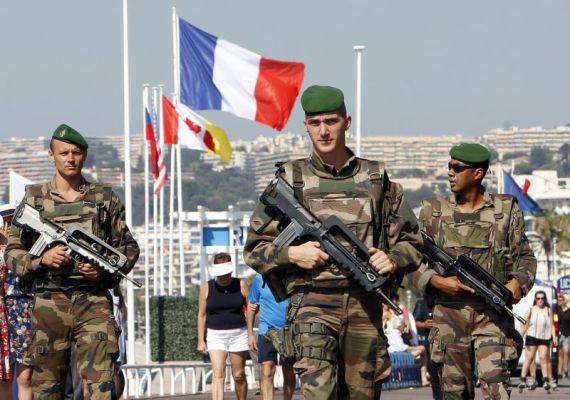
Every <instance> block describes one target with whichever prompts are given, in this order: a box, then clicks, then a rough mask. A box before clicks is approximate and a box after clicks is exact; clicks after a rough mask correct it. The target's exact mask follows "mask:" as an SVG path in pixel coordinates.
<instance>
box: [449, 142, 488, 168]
mask: <svg viewBox="0 0 570 400" xmlns="http://www.w3.org/2000/svg"><path fill="white" fill-rule="evenodd" d="M449 155H450V156H451V158H454V159H456V160H459V161H463V162H466V163H473V164H480V163H484V162H487V161H489V160H490V159H491V153H490V152H489V150H487V148H486V147H485V146H482V145H480V144H479V143H461V144H458V145H457V146H453V147H452V148H451V150H449Z"/></svg>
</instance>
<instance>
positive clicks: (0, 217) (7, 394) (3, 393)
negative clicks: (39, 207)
mask: <svg viewBox="0 0 570 400" xmlns="http://www.w3.org/2000/svg"><path fill="white" fill-rule="evenodd" d="M13 214H14V209H13V207H9V206H0V400H5V399H6V400H7V399H11V397H12V364H11V362H10V334H9V329H8V312H7V307H6V293H5V291H4V283H5V282H6V278H7V275H8V267H7V266H6V263H5V261H4V249H5V248H6V243H7V242H8V230H9V227H10V219H11V217H12V215H13Z"/></svg>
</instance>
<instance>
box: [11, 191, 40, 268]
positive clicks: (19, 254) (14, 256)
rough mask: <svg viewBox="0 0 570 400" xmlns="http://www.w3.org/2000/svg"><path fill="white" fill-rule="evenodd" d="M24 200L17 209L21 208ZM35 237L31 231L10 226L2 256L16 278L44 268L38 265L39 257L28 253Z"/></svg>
mask: <svg viewBox="0 0 570 400" xmlns="http://www.w3.org/2000/svg"><path fill="white" fill-rule="evenodd" d="M24 204H25V200H23V201H22V203H20V206H18V208H20V207H23V205H24ZM36 238H37V235H35V234H34V233H33V232H31V231H27V230H23V229H20V228H18V227H16V225H13V224H12V227H11V228H10V234H9V235H8V244H7V246H6V251H5V253H4V256H5V258H6V264H7V265H8V268H10V269H11V270H12V272H14V273H15V274H16V275H17V276H20V277H24V276H28V275H30V274H32V273H34V272H37V271H40V270H42V269H44V268H45V266H44V265H42V264H41V263H40V260H41V257H35V256H32V255H30V254H29V253H28V250H29V249H31V248H32V246H33V244H34V242H35V239H36Z"/></svg>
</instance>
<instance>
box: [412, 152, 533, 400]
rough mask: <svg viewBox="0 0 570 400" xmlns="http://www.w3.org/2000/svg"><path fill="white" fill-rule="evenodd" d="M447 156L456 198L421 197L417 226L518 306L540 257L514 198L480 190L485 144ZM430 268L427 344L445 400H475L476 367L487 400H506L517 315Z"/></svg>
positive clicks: (425, 284) (421, 285)
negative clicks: (500, 309) (483, 274)
mask: <svg viewBox="0 0 570 400" xmlns="http://www.w3.org/2000/svg"><path fill="white" fill-rule="evenodd" d="M449 155H450V157H451V160H450V161H449V163H448V180H449V187H450V190H451V192H452V194H451V196H448V197H439V198H433V199H426V200H424V201H423V202H422V209H421V211H420V224H421V225H422V227H423V229H424V230H425V231H426V232H427V234H428V235H429V236H431V237H432V238H433V239H434V241H435V243H436V244H438V245H439V246H441V247H442V248H443V249H444V250H445V251H446V252H448V253H450V254H451V255H454V256H459V255H461V254H466V255H469V256H470V257H471V258H473V259H474V260H475V261H476V262H478V263H479V265H480V266H481V267H483V268H484V269H486V270H487V271H488V272H489V273H490V274H491V275H493V276H494V277H495V278H496V279H497V280H498V281H499V282H502V283H504V284H505V285H506V286H507V288H508V289H509V290H510V291H511V292H512V294H513V302H514V303H517V302H518V301H520V299H521V298H522V297H523V296H524V295H525V294H526V293H528V291H529V290H530V289H531V287H532V286H533V283H534V277H535V273H536V259H535V257H534V254H533V252H532V250H531V248H530V246H529V243H528V240H527V238H526V235H525V232H524V219H523V215H522V213H521V211H520V209H519V207H518V205H517V202H516V199H515V198H513V197H512V196H508V195H501V194H491V193H489V192H488V191H487V189H486V188H485V186H483V179H484V177H485V175H486V173H487V171H488V169H489V162H490V158H491V153H490V152H489V150H488V149H487V148H485V147H484V146H482V145H480V144H477V143H462V144H459V145H457V146H453V147H452V148H451V150H450V152H449ZM430 267H432V268H427V266H422V267H420V270H421V276H420V277H419V279H418V284H417V286H418V290H419V292H420V295H422V296H426V297H428V298H430V301H434V302H435V307H434V311H433V327H432V329H431V331H430V335H429V341H430V347H431V359H432V361H433V362H435V363H436V365H437V367H438V373H439V377H440V385H441V387H442V390H443V392H444V398H446V399H447V398H450V399H473V398H474V396H475V390H474V386H475V385H474V379H473V375H474V371H473V365H475V364H476V369H477V374H478V378H479V380H480V383H481V391H482V392H483V396H484V397H485V398H486V399H491V398H492V399H508V398H509V396H510V390H511V389H510V375H511V373H512V372H514V370H515V368H516V364H517V361H518V357H519V353H518V349H520V346H521V342H522V340H521V338H520V335H519V334H518V333H517V332H516V330H515V328H514V321H513V318H512V317H510V316H509V315H507V314H506V313H499V312H497V311H495V310H494V309H492V308H491V307H489V306H488V304H487V303H485V301H484V300H483V299H482V298H481V297H479V296H477V295H475V294H474V290H473V289H472V288H471V287H469V286H467V285H466V284H464V283H463V282H461V281H460V280H459V278H458V277H457V276H453V275H451V276H447V275H446V274H445V273H444V271H442V270H441V269H440V266H439V265H431V266H430Z"/></svg>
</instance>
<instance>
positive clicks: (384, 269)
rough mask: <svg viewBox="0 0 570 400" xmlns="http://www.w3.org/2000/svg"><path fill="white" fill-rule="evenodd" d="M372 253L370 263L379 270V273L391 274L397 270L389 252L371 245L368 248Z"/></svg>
mask: <svg viewBox="0 0 570 400" xmlns="http://www.w3.org/2000/svg"><path fill="white" fill-rule="evenodd" d="M368 253H369V254H370V259H369V260H368V263H369V264H370V265H371V266H372V268H374V269H375V270H376V272H378V273H379V274H391V273H392V272H394V271H395V270H396V263H395V262H394V260H392V259H391V258H390V257H388V254H386V253H384V252H383V251H382V250H379V249H377V248H376V247H371V248H369V249H368Z"/></svg>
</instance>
